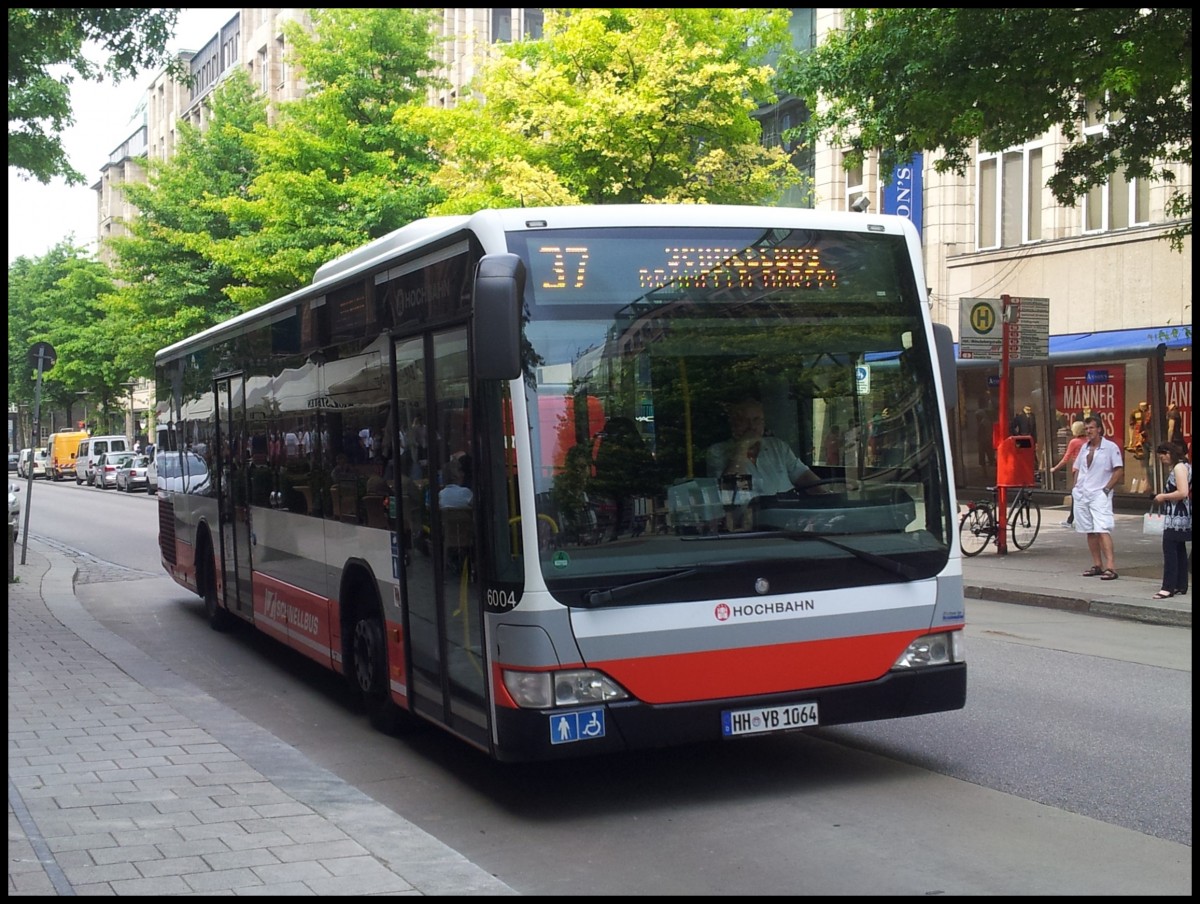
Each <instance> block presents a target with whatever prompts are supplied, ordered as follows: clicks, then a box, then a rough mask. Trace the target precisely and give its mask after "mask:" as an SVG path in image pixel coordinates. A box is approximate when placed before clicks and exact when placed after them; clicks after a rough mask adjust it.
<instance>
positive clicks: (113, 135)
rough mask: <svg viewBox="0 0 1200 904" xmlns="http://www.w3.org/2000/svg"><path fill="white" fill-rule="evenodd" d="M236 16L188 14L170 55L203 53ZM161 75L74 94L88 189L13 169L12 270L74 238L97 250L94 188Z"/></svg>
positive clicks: (224, 11)
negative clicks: (21, 261) (22, 260)
mask: <svg viewBox="0 0 1200 904" xmlns="http://www.w3.org/2000/svg"><path fill="white" fill-rule="evenodd" d="M236 12H237V10H236V9H233V8H221V9H184V10H182V11H181V12H180V14H179V20H178V22H177V23H176V27H175V38H174V40H172V41H171V43H170V49H171V50H172V51H177V50H181V49H187V50H199V49H200V48H201V47H202V46H203V45H204V44H205V43H206V42H207V41H208V39H209V38H211V37H212V36H213V35H214V34H216V32H217V29H218V28H220V27H221V26H222V25H224V24H225V23H226V22H228V21H229V20H230V19H231V18H232V17H233V15H234V13H236ZM160 71H161V70H155V71H152V72H143V73H141V74H139V75H137V76H135V77H134V78H132V79H129V80H127V81H124V82H122V83H121V84H119V85H114V84H113V83H112V82H111V81H104V82H99V83H97V82H89V81H83V80H81V79H76V80H75V83H74V85H73V86H72V90H71V106H72V110H73V115H74V119H75V125H74V126H72V127H70V128H69V129H67V130H66V131H65V132H64V133H63V146H64V147H65V148H66V152H67V158H68V159H69V160H70V161H71V165H72V166H74V167H75V169H77V170H79V172H81V173H83V175H84V178H85V179H87V183H86V184H85V185H82V186H76V187H74V188H68V187H67V185H66V183H64V182H63V180H62V179H55V180H53V181H52V182H51V183H50V184H48V185H42V183H40V182H38V181H37V180H36V179H24V178H21V177H20V176H18V175H16V174H15V172H14V171H13V169H12V167H9V170H8V261H9V263H10V264H11V263H12V262H13V260H15V259H16V258H18V257H21V256H25V257H40V256H41V255H43V254H45V253H46V252H47V251H49V250H50V249H51V248H53V247H54V246H55V245H56V244H58V243H59V242H60V241H62V240H63V239H65V238H67V237H68V236H70V235H71V234H72V233H73V234H74V241H75V244H76V245H82V246H83V247H85V248H87V249H89V250H94V248H95V243H96V199H97V194H96V192H94V191H92V189H91V186H93V185H95V184H96V183H97V182H98V181H99V180H100V168H101V167H102V166H104V164H105V163H106V162H107V161H108V155H109V154H110V153H111V152H112V151H113V150H114V149H115V148H117V147H119V146H120V145H121V144H122V143H123V142H124V141H125V139H126V138H128V137H129V136H130V135H131V134H133V131H134V129H135V128H137V120H136V119H135V111H136V110H137V107H138V104H139V102H140V101H141V98H142V96H143V95H144V94H145V93H146V89H147V87H149V85H150V83H151V82H152V81H153V80H154V78H155V77H156V76H157V75H158V73H159V72H160Z"/></svg>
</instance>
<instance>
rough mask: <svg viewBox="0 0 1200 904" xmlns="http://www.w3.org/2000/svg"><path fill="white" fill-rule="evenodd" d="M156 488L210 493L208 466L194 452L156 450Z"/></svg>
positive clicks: (199, 494)
mask: <svg viewBox="0 0 1200 904" xmlns="http://www.w3.org/2000/svg"><path fill="white" fill-rule="evenodd" d="M154 464H155V467H156V468H157V474H158V482H157V488H158V490H160V491H163V492H166V493H168V494H170V493H191V494H195V495H197V496H209V495H211V494H212V485H211V483H210V482H209V476H208V466H207V465H206V464H205V463H204V459H203V458H201V457H200V456H199V455H197V454H196V453H195V452H156V453H155V454H154Z"/></svg>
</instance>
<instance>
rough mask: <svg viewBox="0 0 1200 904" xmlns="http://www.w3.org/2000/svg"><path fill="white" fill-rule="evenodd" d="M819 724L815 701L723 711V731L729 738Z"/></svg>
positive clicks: (810, 726)
mask: <svg viewBox="0 0 1200 904" xmlns="http://www.w3.org/2000/svg"><path fill="white" fill-rule="evenodd" d="M817 724H819V722H818V719H817V704H815V703H790V704H788V705H786V706H760V707H758V708H756V709H734V710H726V711H725V712H723V713H721V731H722V733H723V734H724V735H725V737H727V738H736V737H738V736H739V735H752V734H765V733H767V732H771V731H790V730H792V729H793V728H812V727H814V726H815V725H817Z"/></svg>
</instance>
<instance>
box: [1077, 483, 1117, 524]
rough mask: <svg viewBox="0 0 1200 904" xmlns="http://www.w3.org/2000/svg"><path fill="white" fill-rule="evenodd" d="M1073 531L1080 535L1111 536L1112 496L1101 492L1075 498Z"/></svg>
mask: <svg viewBox="0 0 1200 904" xmlns="http://www.w3.org/2000/svg"><path fill="white" fill-rule="evenodd" d="M1075 530H1076V532H1077V533H1081V534H1111V533H1112V530H1113V501H1112V494H1111V493H1106V492H1104V491H1103V490H1097V491H1095V492H1091V493H1088V494H1086V495H1079V496H1076V497H1075Z"/></svg>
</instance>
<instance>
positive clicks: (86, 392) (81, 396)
mask: <svg viewBox="0 0 1200 904" xmlns="http://www.w3.org/2000/svg"><path fill="white" fill-rule="evenodd" d="M91 394H92V393H91V390H89V389H80V390H78V391H77V392H76V393H75V395H77V396H79V399H80V401H81V402H82V404H83V429H84V430H87V397H88V396H90V395H91ZM89 432H91V431H89Z"/></svg>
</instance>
